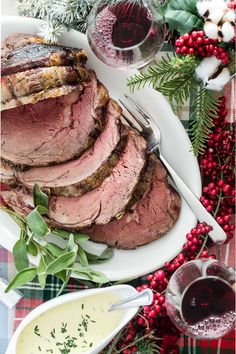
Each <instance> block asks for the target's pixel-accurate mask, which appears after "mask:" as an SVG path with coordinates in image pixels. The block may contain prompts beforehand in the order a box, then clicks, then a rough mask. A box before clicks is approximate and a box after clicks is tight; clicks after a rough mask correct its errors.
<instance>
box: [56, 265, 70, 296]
mask: <svg viewBox="0 0 236 354" xmlns="http://www.w3.org/2000/svg"><path fill="white" fill-rule="evenodd" d="M71 273H72V272H71V271H70V270H67V271H66V276H65V280H64V281H63V284H62V286H61V288H60V290H59V291H58V293H57V296H59V295H61V293H62V292H63V291H64V289H65V287H66V286H67V284H68V281H69V280H70V276H71Z"/></svg>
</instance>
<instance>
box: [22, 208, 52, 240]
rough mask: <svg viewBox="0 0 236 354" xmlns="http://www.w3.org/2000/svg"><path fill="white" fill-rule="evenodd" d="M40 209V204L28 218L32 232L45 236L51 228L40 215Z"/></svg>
mask: <svg viewBox="0 0 236 354" xmlns="http://www.w3.org/2000/svg"><path fill="white" fill-rule="evenodd" d="M40 210H41V208H40V206H37V207H36V208H35V209H34V210H32V211H31V213H30V214H29V215H28V216H27V217H26V220H27V223H28V226H29V228H30V230H31V231H32V233H34V234H36V235H37V236H40V237H43V236H45V235H47V234H49V232H50V229H49V228H48V226H47V224H46V222H45V220H44V219H43V217H42V216H41V215H40Z"/></svg>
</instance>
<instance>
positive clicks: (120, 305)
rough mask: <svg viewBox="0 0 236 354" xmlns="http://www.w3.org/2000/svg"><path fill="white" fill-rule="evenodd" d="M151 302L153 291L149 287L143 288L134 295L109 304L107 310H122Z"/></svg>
mask: <svg viewBox="0 0 236 354" xmlns="http://www.w3.org/2000/svg"><path fill="white" fill-rule="evenodd" d="M152 302H153V292H152V290H151V289H145V290H143V291H141V292H139V293H138V294H136V295H133V296H131V297H129V298H127V299H124V300H121V301H119V302H116V303H115V304H113V305H111V307H110V308H109V309H108V312H110V311H114V310H123V309H127V308H131V307H140V306H145V305H151V303H152Z"/></svg>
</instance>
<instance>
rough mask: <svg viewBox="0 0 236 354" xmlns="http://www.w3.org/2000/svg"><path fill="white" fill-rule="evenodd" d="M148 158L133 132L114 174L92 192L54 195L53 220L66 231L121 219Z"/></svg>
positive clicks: (51, 208)
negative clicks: (121, 214) (115, 218)
mask: <svg viewBox="0 0 236 354" xmlns="http://www.w3.org/2000/svg"><path fill="white" fill-rule="evenodd" d="M145 158H146V141H145V140H144V139H143V138H142V137H141V136H139V135H138V134H137V133H136V132H134V131H132V130H130V131H129V133H128V140H127V144H126V147H125V150H124V152H123V153H122V154H121V156H120V160H119V161H118V163H117V165H116V166H115V168H114V169H113V171H112V173H111V175H110V176H109V177H107V178H106V179H105V180H104V181H103V182H102V184H101V185H100V186H99V187H97V188H95V189H93V190H92V191H90V192H88V193H86V194H83V195H82V196H79V197H64V196H59V197H57V196H52V197H51V198H50V203H49V210H50V217H51V219H52V220H53V221H54V222H56V223H58V224H59V225H61V226H63V227H64V228H75V229H76V228H78V229H79V228H83V227H85V226H89V225H91V224H92V223H96V224H105V223H107V222H109V221H110V220H111V219H112V218H114V217H118V216H119V214H120V213H122V212H123V210H124V209H125V207H126V205H127V204H128V203H129V201H130V199H131V197H132V193H133V191H134V189H135V187H136V185H137V183H138V181H139V179H140V174H141V173H142V170H143V167H144V165H145Z"/></svg>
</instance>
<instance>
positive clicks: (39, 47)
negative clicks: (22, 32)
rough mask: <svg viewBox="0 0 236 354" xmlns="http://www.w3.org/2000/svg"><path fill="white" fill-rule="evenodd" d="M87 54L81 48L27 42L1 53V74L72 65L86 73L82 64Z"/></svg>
mask: <svg viewBox="0 0 236 354" xmlns="http://www.w3.org/2000/svg"><path fill="white" fill-rule="evenodd" d="M86 61H87V54H86V53H85V51H84V50H83V49H76V48H68V47H60V46H57V45H47V44H44V43H32V44H27V45H26V46H24V47H19V48H16V49H12V50H7V51H4V52H3V53H2V58H1V75H2V76H5V75H11V74H14V73H17V72H22V71H25V70H30V69H35V68H41V67H45V66H73V67H75V68H77V70H78V72H79V69H80V68H81V69H83V70H81V73H86V70H84V64H85V63H86Z"/></svg>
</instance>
